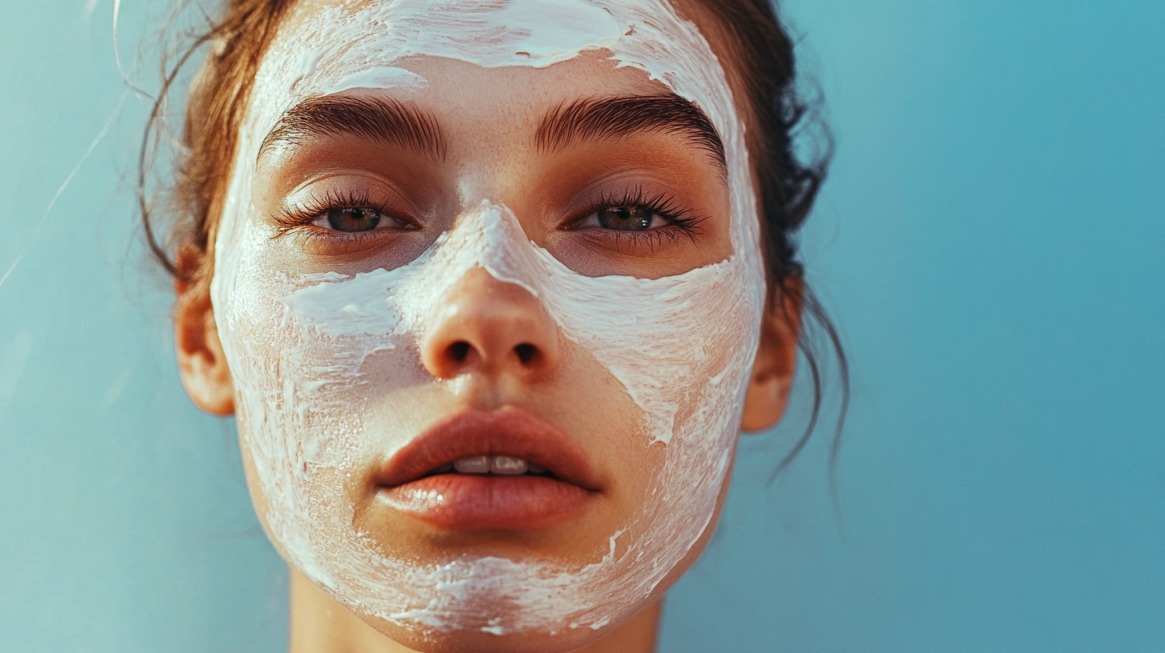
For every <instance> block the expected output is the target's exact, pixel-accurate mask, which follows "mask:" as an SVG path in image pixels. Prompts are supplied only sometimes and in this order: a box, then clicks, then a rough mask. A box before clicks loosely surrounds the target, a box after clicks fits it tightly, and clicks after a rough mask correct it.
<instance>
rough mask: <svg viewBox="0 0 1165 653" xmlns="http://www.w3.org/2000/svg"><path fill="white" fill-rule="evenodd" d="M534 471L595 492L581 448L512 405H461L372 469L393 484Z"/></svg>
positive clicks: (594, 477)
mask: <svg viewBox="0 0 1165 653" xmlns="http://www.w3.org/2000/svg"><path fill="white" fill-rule="evenodd" d="M442 474H450V475H461V474H464V475H475V476H486V477H493V476H496V477H499V480H501V478H500V477H514V476H540V477H548V478H550V479H552V480H556V481H562V482H565V483H570V484H572V485H577V486H579V487H580V488H583V489H585V490H590V491H599V490H600V489H601V488H600V482H599V478H598V475H597V474H596V473H595V471H594V468H593V466H592V465H591V463H590V461H589V459H588V458H587V455H586V452H584V451H583V449H582V447H581V446H580V445H579V444H578V443H577V442H575V441H574V440H572V439H571V438H570V437H568V436H567V435H566V434H565V433H563V432H562V431H561V430H559V429H558V428H556V427H555V426H554V425H552V424H550V423H549V422H547V421H545V420H543V419H541V418H539V417H536V416H535V415H533V414H531V413H529V412H526V411H524V410H521V409H518V408H503V409H501V410H498V411H489V412H487V411H480V410H466V411H462V412H459V413H457V414H455V415H453V416H452V417H449V418H448V419H445V420H442V421H440V422H438V423H437V424H435V425H434V426H433V427H431V428H429V429H428V430H426V431H425V432H424V433H422V434H421V435H419V436H417V437H416V438H414V439H413V440H412V441H411V442H409V444H407V445H405V447H404V448H402V449H401V450H400V451H398V452H397V453H396V454H394V455H393V456H392V457H391V458H390V459H389V460H388V461H387V463H385V464H384V465H383V466H382V467H380V469H379V470H378V472H377V474H376V477H375V482H376V484H377V485H378V486H381V487H388V488H392V487H398V486H402V485H406V484H409V483H412V482H415V481H419V480H421V479H424V478H428V477H431V476H435V475H442Z"/></svg>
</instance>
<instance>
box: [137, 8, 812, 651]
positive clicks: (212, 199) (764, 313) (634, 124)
mask: <svg viewBox="0 0 1165 653" xmlns="http://www.w3.org/2000/svg"><path fill="white" fill-rule="evenodd" d="M207 38H208V39H212V41H213V48H212V54H211V55H210V58H209V59H208V61H207V62H206V64H205V65H204V67H203V70H202V74H201V75H200V76H199V79H198V80H197V82H196V84H195V88H194V90H193V94H192V99H191V103H190V107H189V111H188V115H187V129H186V142H187V145H188V150H187V152H186V157H185V160H184V163H183V166H182V168H181V170H180V172H179V177H178V195H177V198H178V201H179V203H178V206H179V208H180V218H179V220H178V221H177V222H176V225H175V228H174V231H173V234H174V240H173V242H172V250H171V249H170V248H167V247H163V246H161V245H157V244H156V243H155V251H156V252H157V253H158V254H159V255H161V256H162V258H163V260H164V261H166V262H167V264H168V265H169V267H170V268H171V270H172V272H174V273H175V275H176V277H177V279H178V282H177V289H178V304H177V308H176V324H177V328H176V334H177V349H178V358H179V364H180V371H181V375H182V380H183V382H184V384H185V386H186V389H187V392H188V393H189V395H190V396H191V398H192V399H193V400H194V402H195V403H196V404H197V405H198V406H200V407H201V408H203V409H204V410H207V411H209V412H211V413H215V414H222V415H229V414H234V415H236V417H237V423H238V428H239V434H240V442H241V444H242V448H243V452H244V460H245V464H246V470H247V476H248V481H249V486H250V489H251V493H252V498H253V500H254V503H255V507H256V510H257V512H258V513H259V516H260V519H261V520H262V522H263V524H264V527H265V529H266V531H267V533H268V536H269V537H270V539H271V540H272V542H273V544H274V545H275V546H276V548H277V549H278V550H279V551H280V553H281V554H282V555H283V557H284V559H285V560H287V561H288V563H289V566H290V568H291V570H292V597H291V601H292V603H291V618H292V644H291V646H292V650H293V651H343V650H361V651H379V650H383V651H397V650H425V651H490V650H496V651H566V650H584V651H631V652H634V651H650V650H652V649H653V645H654V640H655V634H656V631H657V628H658V622H659V611H660V606H661V600H662V597H663V595H664V593H665V591H666V590H667V589H668V587H670V586H671V585H672V583H674V581H675V580H676V579H677V578H678V577H679V576H680V575H681V574H682V573H683V572H684V571H685V570H686V569H687V568H688V567H690V566H691V564H692V563H693V562H694V561H695V559H696V558H697V556H698V555H699V553H700V552H701V551H702V549H703V547H704V545H705V544H706V542H707V540H708V538H709V537H710V535H711V533H712V531H713V529H714V526H715V523H716V518H717V515H718V513H719V509H720V506H721V505H722V503H723V500H724V494H725V490H726V488H727V481H728V478H729V474H730V470H731V462H732V454H733V451H734V447H735V441H736V437H737V434H738V432H739V430H740V429H741V428H743V429H745V430H759V429H764V428H767V427H768V426H770V425H772V424H773V423H775V422H776V421H777V420H778V419H779V418H780V416H781V414H782V412H783V410H784V405H785V400H786V398H787V394H788V388H789V383H790V381H791V378H792V374H793V367H794V360H795V353H796V347H797V340H798V334H799V331H800V329H799V324H800V315H801V312H802V310H803V307H805V309H806V310H810V311H812V310H815V309H814V305H813V304H812V302H811V300H809V299H807V298H808V297H810V296H809V295H808V294H807V290H806V288H805V285H804V279H803V278H802V276H801V272H800V267H799V265H798V264H797V263H796V262H795V260H794V253H793V247H792V245H791V243H790V240H789V237H790V233H791V232H792V231H793V230H794V229H795V228H796V227H797V226H799V224H800V223H801V221H802V220H803V219H804V217H805V214H806V213H807V211H808V209H809V206H810V204H811V202H812V199H813V196H814V193H815V191H816V188H817V185H818V183H819V181H820V179H821V175H822V173H823V170H822V169H821V168H808V167H805V166H803V165H802V164H801V163H799V162H798V161H797V159H796V158H795V157H794V155H793V153H792V145H791V139H790V130H791V129H792V126H793V124H795V123H796V122H797V118H798V117H799V108H798V105H797V103H796V101H795V99H794V97H793V94H792V90H791V84H792V70H793V60H792V55H791V51H790V45H789V42H788V40H787V38H785V36H784V34H783V32H782V31H781V30H780V27H779V25H778V24H777V22H776V21H775V19H774V18H773V16H772V14H771V10H770V9H769V8H768V7H767V6H766V5H764V4H763V3H750V2H739V3H700V2H677V3H675V4H670V3H668V2H666V1H665V0H641V1H640V0H637V1H634V2H584V1H582V0H573V1H568V2H553V3H548V2H543V1H541V0H513V1H510V2H490V3H460V2H443V3H433V2H423V1H420V0H400V1H396V2H381V1H372V2H364V3H344V2H334V1H330V0H301V1H299V2H284V3H279V2H254V1H243V2H232V3H230V5H229V6H228V7H227V10H226V15H225V17H224V19H223V21H222V22H221V23H220V24H219V25H218V26H217V27H216V29H215V30H213V31H212V33H211V34H209V35H208V37H207ZM145 217H146V225H147V229H148V230H149V232H150V234H151V239H152V234H153V232H154V231H153V230H154V229H156V225H153V223H152V222H151V219H152V218H153V217H154V216H151V215H150V212H149V211H146V216H145ZM152 242H153V241H152ZM170 251H173V253H174V255H173V257H172V258H170V257H169V256H168V254H169V252H170Z"/></svg>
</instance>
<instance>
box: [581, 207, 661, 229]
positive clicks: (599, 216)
mask: <svg viewBox="0 0 1165 653" xmlns="http://www.w3.org/2000/svg"><path fill="white" fill-rule="evenodd" d="M590 222H592V220H584V221H583V223H582V225H580V226H594V225H593V224H588V223H590ZM593 222H594V223H597V225H598V226H600V227H602V228H604V229H612V230H615V231H647V230H648V229H652V228H658V227H661V226H663V225H664V224H666V221H665V220H664V219H663V218H662V217H660V215H659V214H658V213H657V212H656V211H654V210H652V209H650V208H648V207H646V206H609V207H606V208H602V209H599V210H598V211H596V212H595V214H594V220H593Z"/></svg>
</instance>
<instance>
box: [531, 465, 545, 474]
mask: <svg viewBox="0 0 1165 653" xmlns="http://www.w3.org/2000/svg"><path fill="white" fill-rule="evenodd" d="M526 467H527V469H526V471H528V472H530V473H531V474H545V473H546V468H545V467H539V466H538V465H535V464H534V463H528V464H527V465H526Z"/></svg>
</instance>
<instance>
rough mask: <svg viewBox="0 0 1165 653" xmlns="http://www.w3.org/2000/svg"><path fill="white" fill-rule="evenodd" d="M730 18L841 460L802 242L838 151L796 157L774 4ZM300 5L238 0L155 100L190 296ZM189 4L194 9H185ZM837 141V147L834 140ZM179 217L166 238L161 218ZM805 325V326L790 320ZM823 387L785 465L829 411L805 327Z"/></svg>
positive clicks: (776, 240)
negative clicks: (180, 106)
mask: <svg viewBox="0 0 1165 653" xmlns="http://www.w3.org/2000/svg"><path fill="white" fill-rule="evenodd" d="M696 1H697V2H698V3H699V4H700V6H702V7H704V8H705V9H706V10H707V11H708V13H709V14H711V15H713V16H715V17H716V18H717V20H718V21H719V25H720V27H721V29H723V30H724V32H725V35H726V36H727V37H728V38H726V39H725V40H726V41H728V42H729V43H730V48H731V49H732V50H733V53H732V54H733V55H734V56H733V58H734V59H735V60H736V64H737V65H738V66H739V67H740V68H739V70H737V71H734V72H735V75H736V77H737V80H738V81H739V82H740V83H741V84H742V85H743V88H744V89H745V103H746V106H745V111H746V112H747V113H748V115H749V117H750V118H751V120H752V122H753V123H754V124H753V125H752V127H753V129H751V130H750V131H751V133H752V134H753V135H754V137H753V138H750V139H749V143H748V146H749V150H750V152H749V153H750V155H751V160H752V163H753V166H754V174H755V175H756V180H757V183H758V187H759V189H760V196H759V201H760V213H761V230H762V244H761V246H762V249H763V253H764V257H765V262H766V266H767V275H768V282H769V287H770V288H771V289H773V290H774V291H776V292H770V293H769V297H770V301H776V300H778V299H781V300H784V301H781V302H779V303H778V304H777V305H778V306H784V305H785V302H786V301H787V302H789V303H790V304H792V305H799V306H800V307H801V311H802V315H803V316H804V317H803V319H811V320H813V321H815V322H816V323H817V324H818V325H819V326H820V327H821V329H822V331H823V333H824V335H825V339H826V340H827V341H828V344H829V346H830V349H832V350H833V352H834V353H835V355H836V357H837V362H838V371H839V375H840V380H841V389H842V395H841V409H840V413H839V417H838V421H837V429H836V433H835V437H834V440H833V444H832V448H831V453H830V460H831V469H832V467H833V465H832V462H833V461H834V460H835V459H836V457H837V452H838V445H839V442H840V437H839V436H840V433H841V429H842V426H843V423H844V419H845V411H846V407H847V404H848V400H849V373H848V365H847V361H846V356H845V351H844V349H843V348H842V346H841V342H840V339H839V337H838V333H837V330H836V328H835V327H834V325H833V323H832V321H831V320H830V319H829V317H828V316H827V315H826V313H825V310H824V309H823V307H822V306H821V304H820V302H818V300H817V299H816V297H815V296H814V294H813V292H812V290H811V289H810V288H809V286H808V285H807V284H806V283H805V282H804V269H803V267H802V265H801V263H800V262H799V261H798V260H797V256H796V254H797V252H796V243H795V240H794V235H795V234H796V232H797V230H798V229H799V228H800V227H801V225H802V224H803V223H804V221H805V219H806V218H807V217H808V215H809V212H810V209H811V208H812V206H813V202H814V200H815V199H816V197H817V191H818V189H819V188H820V187H821V183H822V181H823V180H824V178H825V173H826V169H827V166H828V162H829V158H830V155H829V148H828V147H827V148H826V150H825V153H824V154H823V155H821V156H820V157H818V158H816V159H815V160H812V161H802V160H801V159H800V158H799V157H798V155H797V152H796V142H795V138H794V132H795V130H797V129H798V128H799V126H800V125H801V123H802V122H803V121H804V118H805V116H806V113H807V108H808V107H807V104H806V102H805V101H804V100H803V99H802V97H801V96H800V94H799V92H798V89H797V87H796V83H795V82H796V67H795V59H794V54H793V43H792V41H791V40H790V38H789V36H788V34H787V33H786V31H785V29H784V28H783V27H782V25H781V23H780V21H778V19H777V16H776V14H775V12H774V8H773V6H772V4H770V2H769V1H768V0H696ZM293 2H294V0H226V2H225V7H224V12H223V17H222V19H221V20H219V21H217V22H213V23H212V24H211V25H210V26H209V28H208V29H206V30H205V31H203V32H202V33H201V34H199V35H197V36H195V37H193V39H192V40H191V41H190V42H189V43H188V44H187V45H186V47H184V48H183V49H182V50H180V54H179V55H178V57H177V58H176V60H175V63H174V64H173V65H165V64H164V65H163V78H162V85H161V90H160V92H159V94H158V96H157V98H156V99H155V101H154V105H153V110H152V112H151V115H150V122H149V124H148V125H147V128H146V132H145V136H144V138H143V140H142V147H141V152H140V159H139V178H138V189H137V190H138V201H139V209H140V212H141V219H142V223H143V225H144V229H145V234H146V240H147V243H148V245H149V247H150V250H151V251H152V253H153V254H154V256H155V258H157V259H158V261H160V262H161V264H162V266H163V267H164V268H165V269H166V270H167V271H168V272H169V273H170V274H171V275H172V276H174V277H175V278H176V279H177V280H178V281H179V282H180V283H181V284H183V286H185V287H186V288H187V289H188V290H189V292H191V293H193V294H194V295H195V296H205V294H206V292H207V290H208V284H209V281H210V276H211V271H212V270H213V256H214V251H213V247H212V246H211V243H213V242H214V235H215V230H216V228H217V225H218V222H219V218H220V217H221V214H222V203H223V200H224V199H225V196H226V191H227V183H228V180H229V176H230V170H231V165H232V162H233V161H234V155H235V147H236V144H237V141H238V133H239V128H240V122H241V120H242V117H243V113H244V111H245V108H246V105H247V98H248V94H249V92H250V89H251V86H252V82H253V81H254V79H255V75H256V73H257V71H258V68H259V62H260V60H261V58H262V56H263V53H264V52H265V51H266V50H267V47H268V45H269V44H270V42H271V40H272V38H273V37H274V36H275V33H276V31H277V29H278V27H279V25H280V24H281V22H282V20H283V18H284V17H285V15H286V13H287V11H288V9H289V8H290V6H291V5H292V4H293ZM183 6H185V5H183ZM208 45H209V46H210V52H209V53H208V55H207V59H206V62H205V63H204V64H203V66H202V68H201V70H200V71H199V73H198V76H197V77H196V78H195V82H194V83H193V84H192V85H191V91H190V97H189V100H188V102H187V106H186V119H185V125H184V129H183V136H182V144H183V148H182V151H181V152H180V154H179V157H178V163H177V166H176V168H177V169H176V174H175V178H174V181H173V184H172V187H171V189H170V191H169V193H168V194H167V197H168V201H167V202H165V203H164V204H163V206H164V207H165V208H164V209H162V210H158V209H157V208H156V207H155V206H154V202H153V197H152V193H151V192H150V189H149V183H148V182H149V172H150V170H151V167H152V163H153V162H154V159H155V158H156V151H157V148H158V144H159V142H160V141H161V140H162V139H161V135H162V119H163V117H164V112H165V108H166V106H167V100H168V98H169V95H170V91H171V90H172V88H173V86H174V85H175V80H176V79H177V78H178V76H179V74H180V72H181V71H182V70H183V68H184V66H185V64H186V63H187V62H188V61H189V60H190V59H192V58H193V57H194V55H195V54H196V53H198V52H199V51H201V50H202V49H203V48H204V47H206V46H208ZM825 142H826V144H827V145H828V144H829V138H828V134H825ZM159 219H166V220H169V221H170V227H169V229H168V230H167V234H168V235H167V238H166V239H165V241H163V240H162V239H160V238H159V237H158V234H159V232H160V231H162V230H161V229H159V225H158V224H157V221H158V220H159ZM790 326H793V327H796V326H797V325H790ZM793 330H794V332H796V333H797V346H798V348H799V349H800V350H801V351H802V353H803V354H804V355H805V359H806V361H807V363H808V365H809V371H810V375H811V377H812V382H813V392H814V395H813V396H814V399H813V408H812V413H811V415H810V419H809V423H808V425H807V427H806V429H805V431H804V432H803V433H802V435H801V436H800V438H799V439H798V440H797V441H796V442H795V443H794V445H793V447H792V448H791V449H790V451H789V452H788V454H786V456H785V457H784V458H783V459H782V460H781V462H780V463H779V464H778V465H777V467H776V468H775V470H774V472H773V473H774V474H776V473H777V472H779V471H780V470H781V469H783V468H784V467H785V466H786V465H787V464H788V463H789V462H790V461H791V460H792V459H793V458H794V457H795V456H796V455H797V454H798V453H799V452H800V451H801V449H802V448H803V447H804V446H805V444H806V442H807V441H808V439H809V436H810V434H811V433H812V431H813V429H814V427H815V426H816V423H817V419H818V417H819V415H820V412H821V406H822V399H823V392H822V381H823V377H822V366H821V365H820V363H819V361H818V350H819V348H820V347H819V344H818V343H817V342H816V341H815V340H814V339H813V337H812V335H811V334H809V333H808V332H807V330H805V329H799V328H794V329H793Z"/></svg>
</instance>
